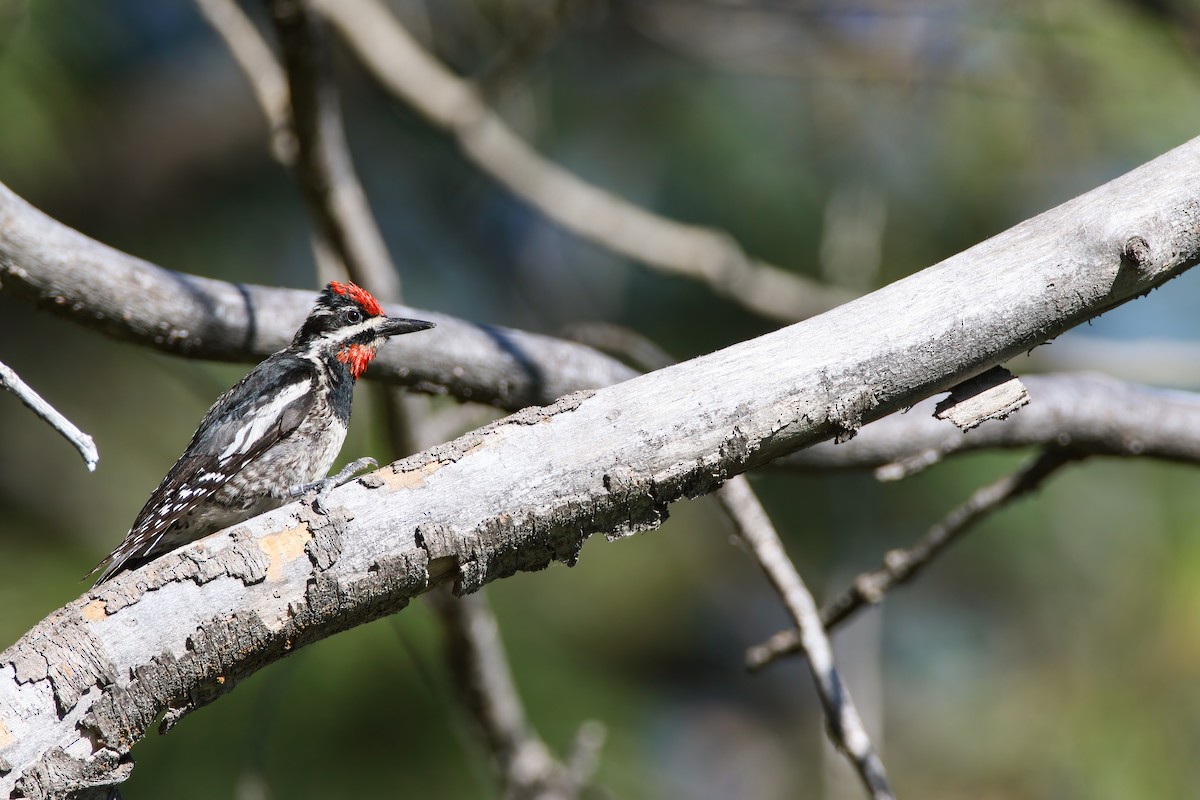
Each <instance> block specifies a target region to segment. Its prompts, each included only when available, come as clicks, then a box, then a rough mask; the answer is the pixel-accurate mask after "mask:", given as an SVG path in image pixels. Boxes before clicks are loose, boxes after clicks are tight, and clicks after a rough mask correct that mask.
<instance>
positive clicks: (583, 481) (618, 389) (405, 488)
mask: <svg viewBox="0 0 1200 800" xmlns="http://www.w3.org/2000/svg"><path fill="white" fill-rule="evenodd" d="M1198 260H1200V139H1198V140H1195V141H1192V142H1190V143H1188V144H1186V145H1184V146H1182V147H1179V148H1177V149H1176V150H1174V151H1172V152H1170V153H1168V154H1166V155H1164V156H1162V157H1160V158H1158V159H1156V160H1155V161H1153V162H1151V163H1149V164H1147V165H1145V166H1143V167H1141V168H1139V169H1137V170H1135V171H1134V172H1132V173H1129V174H1128V175H1125V176H1123V177H1121V178H1118V179H1117V180H1115V181H1113V182H1111V183H1109V184H1108V185H1106V186H1104V187H1101V188H1100V189H1097V190H1094V191H1092V192H1089V193H1088V194H1085V195H1083V196H1081V197H1079V198H1077V199H1075V200H1072V201H1070V202H1068V203H1066V204H1064V205H1062V206H1060V207H1058V208H1056V209H1054V210H1052V211H1050V212H1047V213H1045V214H1042V215H1041V216H1038V217H1036V218H1034V219H1031V220H1029V221H1027V222H1024V223H1022V224H1020V225H1018V226H1016V227H1015V228H1013V229H1011V230H1009V231H1007V232H1005V233H1003V234H1001V235H999V236H997V237H995V238H993V239H991V240H989V241H987V242H984V243H982V244H979V245H977V246H976V247H973V248H971V249H970V250H968V251H966V252H964V253H962V254H960V255H957V256H954V257H952V258H950V259H948V260H946V261H945V262H942V263H941V264H938V265H936V266H934V267H931V268H929V269H927V270H924V271H922V272H920V273H918V274H916V275H913V276H911V277H909V278H906V279H904V280H901V281H898V282H896V283H894V284H892V285H890V286H888V287H886V288H884V289H881V290H880V291H877V292H875V293H873V294H871V295H868V296H866V297H863V298H860V299H858V300H855V301H853V302H851V303H849V304H847V305H845V306H842V307H840V308H837V309H835V310H833V311H831V312H828V313H826V314H823V315H821V316H819V317H815V318H813V319H810V320H807V321H805V322H802V323H798V324H796V325H792V326H790V327H788V328H784V329H782V330H779V331H776V332H774V333H771V334H768V335H766V336H763V337H760V338H758V339H755V340H752V341H749V342H744V343H742V344H739V345H735V346H733V347H730V348H727V349H725V350H722V351H719V352H717V353H713V354H711V355H708V356H704V357H702V358H698V359H695V360H693V361H689V362H686V363H683V364H679V365H676V366H672V367H668V368H666V369H663V370H660V371H658V372H654V373H651V374H648V375H644V376H641V377H638V378H634V379H632V380H629V381H626V382H625V383H622V384H619V385H616V386H611V387H608V388H604V389H600V390H597V391H594V392H581V393H577V394H574V395H570V396H568V397H565V398H563V399H562V400H560V401H558V402H557V403H555V404H554V405H552V406H550V407H548V408H541V409H527V410H525V411H522V412H520V413H518V414H515V415H513V416H512V417H509V418H507V419H504V420H500V421H498V422H496V423H494V424H492V425H489V426H487V427H485V428H482V429H480V430H478V431H475V432H473V433H470V434H468V435H466V436H464V437H462V438H460V439H458V440H456V441H454V442H451V443H449V444H447V445H442V446H440V447H436V448H433V449H432V450H429V451H426V452H425V453H421V454H418V455H416V456H413V457H411V458H409V459H405V460H403V461H400V462H397V463H396V464H394V465H391V466H389V467H385V468H384V469H382V470H380V471H379V472H377V473H374V474H373V475H370V476H367V478H365V479H363V480H361V481H359V482H356V483H354V484H352V485H348V486H345V487H343V488H342V489H340V490H337V491H336V492H334V493H333V494H332V495H331V497H330V498H329V501H328V505H329V507H330V509H331V511H330V515H329V516H327V517H321V516H317V515H314V514H312V513H311V512H310V511H309V510H308V509H306V508H303V507H300V506H296V505H292V506H288V507H285V508H282V509H278V510H276V511H274V512H271V513H270V514H266V515H263V516H261V517H258V518H256V519H254V520H251V521H249V522H247V523H244V524H242V525H239V526H236V527H235V528H234V529H232V530H231V531H229V532H226V533H223V534H218V535H215V536H213V537H210V538H208V539H205V540H203V541H202V542H199V543H196V544H194V545H191V546H189V547H188V548H186V549H184V550H183V551H180V552H177V553H174V554H171V555H168V556H166V557H164V558H162V559H160V560H158V561H156V562H154V563H153V564H151V565H149V566H147V567H145V568H143V569H142V570H139V571H137V572H134V573H129V574H126V575H123V576H121V577H119V578H118V579H116V580H114V581H112V582H111V583H108V584H105V585H103V586H102V587H101V588H100V589H99V590H98V591H94V592H89V593H88V594H86V595H84V596H83V597H81V598H80V599H78V600H76V601H74V602H72V603H70V604H68V605H67V606H65V607H64V608H62V609H60V610H58V611H56V612H54V613H53V614H51V615H50V616H49V617H47V618H46V619H45V620H44V621H43V622H41V623H39V624H38V625H37V626H36V627H35V628H34V629H33V630H31V631H30V632H29V633H28V634H26V635H25V636H24V637H22V639H21V640H20V641H18V642H17V643H16V644H15V645H13V646H12V647H11V648H9V649H8V650H6V651H5V652H4V653H2V654H0V759H3V762H4V763H0V793H12V792H13V791H14V789H16V790H18V791H20V792H24V793H25V794H26V795H28V796H33V797H41V796H52V795H55V794H61V793H63V792H65V791H67V790H68V789H73V788H79V787H83V786H88V785H97V784H104V783H107V782H114V781H119V780H122V779H123V777H124V776H125V775H126V774H127V772H128V764H127V763H123V759H125V758H126V757H127V753H128V751H129V748H130V747H131V746H132V745H133V744H134V743H135V742H136V741H137V740H138V739H139V738H141V736H142V735H144V733H145V731H146V730H147V729H148V728H149V727H150V726H151V725H152V724H153V722H154V721H155V720H156V719H158V718H159V717H160V715H163V714H165V715H166V716H165V719H164V723H165V724H166V725H167V726H168V727H169V726H170V725H172V724H174V722H176V721H177V720H178V719H179V718H180V717H181V716H182V715H183V714H185V713H187V712H188V711H190V710H192V709H194V708H196V707H198V706H201V705H204V704H206V703H209V702H211V701H213V700H214V699H216V698H217V697H219V696H220V695H222V694H224V693H225V692H227V691H229V690H230V689H231V688H232V687H233V686H234V685H235V684H236V683H237V682H238V681H239V680H241V679H242V678H244V677H245V676H247V675H248V674H250V673H252V672H254V671H255V670H257V669H259V668H260V667H262V666H263V665H265V664H267V663H269V662H271V661H273V660H276V659H278V658H281V657H282V656H284V655H286V654H287V653H288V652H289V651H290V650H292V649H294V648H296V647H300V646H303V645H304V644H307V643H309V642H312V641H315V640H317V639H320V638H322V637H325V636H328V635H330V634H331V633H334V632H336V631H339V630H343V629H345V628H348V627H350V626H353V625H356V624H359V623H361V622H363V621H366V620H369V619H373V618H376V617H379V616H382V615H384V614H388V613H392V612H394V611H396V610H398V609H400V608H402V607H403V606H404V605H405V604H406V603H407V602H408V600H409V599H410V598H411V597H413V596H415V595H416V594H418V593H420V592H422V591H425V590H426V589H427V588H428V587H429V586H430V585H432V584H435V583H439V582H444V581H447V580H450V579H454V580H455V581H456V583H457V585H458V588H459V589H460V590H461V591H473V590H475V589H477V588H478V587H480V586H482V585H484V584H486V583H488V582H489V581H492V580H495V579H497V578H500V577H504V576H506V575H510V574H512V573H513V572H515V571H517V570H533V569H540V568H542V567H545V566H546V565H548V564H549V563H550V562H552V561H556V560H557V561H564V562H567V563H570V562H573V561H574V560H575V559H576V558H577V556H578V553H579V549H580V547H581V545H582V543H583V540H584V538H585V537H586V536H588V535H589V534H591V533H597V532H604V533H608V534H610V535H620V534H624V533H628V532H632V531H638V530H645V529H649V528H653V527H654V526H656V525H658V524H659V523H660V521H661V520H662V518H663V516H664V515H665V513H666V510H667V505H668V504H669V503H670V502H672V501H674V500H676V499H678V498H680V497H683V496H692V495H697V494H703V493H705V492H709V491H712V490H713V489H715V488H716V487H717V486H719V485H720V484H721V482H722V481H723V480H725V479H726V478H727V477H728V476H730V475H733V474H737V473H741V472H744V471H746V470H748V469H751V468H754V467H757V466H760V465H762V464H765V463H767V462H768V461H770V460H771V459H774V458H777V457H778V456H780V455H783V454H785V453H788V452H791V451H793V450H795V449H798V448H801V447H804V446H807V445H809V444H812V443H814V442H817V441H820V440H822V439H826V438H829V437H831V436H847V435H849V434H851V433H853V432H854V431H856V430H857V429H858V428H859V427H860V426H861V425H862V424H863V423H864V422H867V421H870V420H872V419H876V418H878V417H881V416H883V415H885V414H888V413H890V412H892V411H894V410H897V409H899V408H901V407H904V406H909V405H912V404H914V403H916V402H918V401H919V400H920V399H922V398H924V397H926V396H928V395H930V394H931V393H934V392H937V391H939V390H943V389H947V388H949V387H951V386H952V385H954V384H956V383H958V382H959V381H961V380H963V379H965V378H967V377H970V376H971V375H974V374H976V373H978V372H980V371H981V370H983V369H985V368H988V367H990V366H992V365H994V364H998V363H1000V362H1002V361H1004V360H1006V359H1007V358H1009V357H1010V356H1012V355H1014V354H1016V353H1019V352H1022V351H1024V350H1027V349H1028V348H1030V347H1032V346H1033V345H1035V344H1037V343H1039V342H1042V341H1045V340H1046V339H1048V338H1051V337H1053V336H1056V335H1058V334H1059V333H1061V332H1062V331H1064V330H1066V329H1067V328H1069V327H1071V326H1073V325H1075V324H1077V323H1079V322H1082V321H1084V320H1086V319H1088V318H1090V317H1092V316H1094V315H1096V314H1098V313H1100V312H1102V311H1104V310H1106V309H1108V308H1111V307H1113V306H1115V305H1117V304H1119V303H1122V302H1125V301H1127V300H1129V299H1132V298H1134V297H1136V296H1138V295H1140V294H1143V293H1145V292H1146V291H1148V290H1149V289H1151V288H1153V287H1155V286H1158V285H1160V284H1161V283H1163V282H1164V281H1166V280H1168V279H1170V278H1171V277H1174V276H1176V275H1178V274H1179V273H1181V272H1182V271H1183V270H1185V269H1187V268H1188V267H1190V266H1192V265H1194V264H1195V263H1196V262H1197V261H1198ZM5 266H7V267H8V270H9V271H10V272H11V270H12V267H11V265H5Z"/></svg>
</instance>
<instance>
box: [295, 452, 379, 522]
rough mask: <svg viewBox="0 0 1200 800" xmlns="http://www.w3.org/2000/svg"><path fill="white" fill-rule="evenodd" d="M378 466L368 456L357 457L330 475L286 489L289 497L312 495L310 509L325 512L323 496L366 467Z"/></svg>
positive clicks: (351, 478) (348, 480)
mask: <svg viewBox="0 0 1200 800" xmlns="http://www.w3.org/2000/svg"><path fill="white" fill-rule="evenodd" d="M378 466H379V462H378V461H376V460H375V459H373V458H371V457H370V456H366V457H364V458H358V459H355V460H354V461H351V462H350V463H349V464H347V465H346V466H344V467H342V468H341V470H339V471H338V472H337V473H336V474H334V475H330V476H329V477H327V478H322V479H321V480H319V481H313V482H312V483H301V484H298V485H296V486H293V487H292V488H290V489H288V490H287V495H288V497H289V498H291V499H293V500H295V499H297V498H300V497H307V496H310V495H311V497H312V509H313V511H315V512H317V513H318V514H324V513H325V506H324V501H325V496H326V495H328V494H329V493H330V492H332V491H333V490H334V489H336V488H338V487H339V486H341V485H342V484H345V483H349V482H350V481H352V480H354V476H355V475H357V474H358V473H360V472H362V471H363V470H364V469H367V468H372V469H373V468H375V467H378Z"/></svg>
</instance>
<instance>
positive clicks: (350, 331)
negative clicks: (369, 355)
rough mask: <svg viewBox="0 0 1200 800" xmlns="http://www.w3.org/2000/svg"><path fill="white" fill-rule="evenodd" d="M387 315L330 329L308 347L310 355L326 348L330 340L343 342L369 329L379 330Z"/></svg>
mask: <svg viewBox="0 0 1200 800" xmlns="http://www.w3.org/2000/svg"><path fill="white" fill-rule="evenodd" d="M386 319H387V318H386V317H368V318H367V319H364V320H363V321H362V322H359V323H356V324H354V325H347V326H346V327H344V328H338V329H337V330H336V331H328V332H326V333H322V334H321V335H320V336H318V337H317V338H316V339H315V340H314V341H313V343H312V345H311V346H310V347H309V348H308V355H311V354H313V353H317V352H319V351H321V350H324V349H326V348H327V347H328V346H329V343H330V342H341V341H346V340H349V339H353V338H354V337H355V336H357V335H358V334H360V333H366V332H368V331H377V330H378V329H379V327H380V326H381V325H382V324H383V323H384V322H385V321H386Z"/></svg>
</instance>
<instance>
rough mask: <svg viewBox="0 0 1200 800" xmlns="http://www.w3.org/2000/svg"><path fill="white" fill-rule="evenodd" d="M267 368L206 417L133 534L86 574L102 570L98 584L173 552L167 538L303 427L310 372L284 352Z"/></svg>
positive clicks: (232, 391) (241, 383)
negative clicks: (233, 478)
mask: <svg viewBox="0 0 1200 800" xmlns="http://www.w3.org/2000/svg"><path fill="white" fill-rule="evenodd" d="M268 362H275V363H273V364H271V367H273V369H270V370H264V369H260V368H255V369H254V370H252V371H251V372H250V373H249V374H247V375H246V376H245V377H244V378H242V380H241V381H239V382H238V383H237V384H236V385H234V386H233V387H232V388H231V389H229V390H228V391H227V392H225V393H224V394H223V395H221V397H220V398H218V399H217V402H216V403H214V404H213V406H212V408H210V409H209V410H208V413H207V414H205V416H204V419H203V420H202V421H201V422H200V427H199V428H197V429H196V433H195V435H193V436H192V441H191V443H189V444H188V446H187V449H186V450H185V451H184V453H183V455H182V456H180V458H179V460H178V461H176V462H175V466H173V467H171V471H170V472H168V473H167V476H166V477H165V478H163V480H162V483H160V484H159V485H158V488H157V489H155V490H154V492H153V494H151V495H150V499H149V500H147V501H146V505H145V506H143V507H142V510H141V512H140V513H139V514H138V516H137V519H135V520H134V523H133V526H132V527H131V528H130V530H129V534H128V535H127V536H126V537H125V539H124V540H123V541H122V542H121V544H120V545H118V546H117V548H116V549H115V550H113V552H112V553H111V554H109V556H108V557H107V558H105V559H104V560H103V561H101V562H100V563H99V564H97V565H96V567H95V569H93V570H92V572H91V573H89V575H91V574H95V573H96V572H97V571H98V570H100V569H101V568H103V569H104V571H103V572H102V573H101V574H100V577H99V578H98V579H97V581H96V583H97V584H100V583H102V582H104V581H105V580H106V579H108V577H109V576H111V575H113V574H114V573H116V572H117V571H119V570H120V569H121V568H122V567H124V566H126V565H128V564H129V562H131V561H137V560H143V559H149V558H152V557H154V556H156V555H158V554H159V553H160V552H165V551H166V550H169V549H173V547H174V546H175V545H173V544H170V543H169V542H163V539H164V537H166V536H167V534H169V533H171V532H172V531H178V530H181V529H186V528H187V527H188V526H189V525H190V524H191V523H192V520H191V517H192V516H193V513H194V512H195V511H196V510H197V509H198V508H200V507H202V506H204V505H205V504H206V503H207V502H208V501H209V500H211V499H212V496H213V495H214V494H215V493H216V492H217V491H219V490H220V489H221V487H222V486H223V485H225V483H226V482H227V481H228V479H229V477H230V476H231V475H235V474H236V473H237V472H238V471H239V470H241V469H242V468H243V467H245V466H246V464H247V463H249V462H251V461H253V460H254V459H255V458H256V457H258V456H259V455H260V454H262V453H263V452H264V451H266V450H267V449H269V448H270V447H271V446H272V445H274V444H276V443H277V442H279V441H280V440H281V439H283V438H284V437H286V436H288V435H289V434H290V433H292V432H293V431H294V430H296V428H297V427H298V426H299V425H300V423H301V421H303V419H304V417H305V415H306V414H307V413H308V411H309V409H310V408H312V405H313V402H314V392H313V381H314V371H313V365H312V364H311V363H310V362H309V361H307V360H305V359H302V358H297V357H295V356H290V355H285V354H282V353H278V354H276V355H274V356H272V357H271V358H269V359H267V361H264V362H263V364H260V365H259V366H260V367H262V366H264V365H267V363H268ZM280 371H282V373H283V377H284V380H283V381H282V382H280V377H281V375H280ZM268 374H269V375H271V380H272V382H274V383H276V384H277V386H275V387H273V390H268V387H265V386H263V385H262V384H263V383H264V382H265V380H266V377H265V376H266V375H268ZM201 535H203V533H201ZM192 538H195V537H194V536H193V537H192ZM160 544H163V545H165V546H163V547H160Z"/></svg>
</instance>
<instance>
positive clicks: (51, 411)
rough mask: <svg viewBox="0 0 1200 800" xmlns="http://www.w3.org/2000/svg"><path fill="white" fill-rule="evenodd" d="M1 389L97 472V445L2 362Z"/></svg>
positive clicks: (0, 364)
mask: <svg viewBox="0 0 1200 800" xmlns="http://www.w3.org/2000/svg"><path fill="white" fill-rule="evenodd" d="M0 388H3V389H7V390H8V391H10V392H12V393H13V394H15V395H16V396H17V397H18V398H19V399H20V401H21V402H22V403H24V404H25V407H26V408H28V409H29V410H30V411H32V412H33V413H35V414H37V415H38V416H39V417H41V418H42V419H44V420H45V421H46V422H47V423H49V425H50V427H52V428H54V430H56V431H58V432H59V433H61V434H62V435H63V438H64V439H66V440H67V441H68V442H70V443H71V444H72V445H74V446H75V449H76V450H78V451H79V455H80V456H81V457H82V458H83V463H84V464H85V465H86V466H87V468H88V472H95V471H96V463H97V462H98V461H100V453H98V452H97V451H96V443H95V442H93V441H92V437H91V436H88V435H87V434H86V433H84V432H83V431H81V430H79V428H77V427H75V423H73V422H71V420H69V419H67V418H66V417H64V416H63V415H62V414H61V413H60V412H59V411H58V409H56V408H55V407H54V406H52V405H50V404H49V403H47V402H46V401H45V400H43V399H42V397H41V395H39V394H38V393H37V392H35V391H34V390H33V387H31V386H30V385H29V384H27V383H26V382H25V381H23V380H21V376H20V375H18V374H17V373H16V370H14V369H13V368H12V367H10V366H8V365H7V364H4V363H2V362H0Z"/></svg>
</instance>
